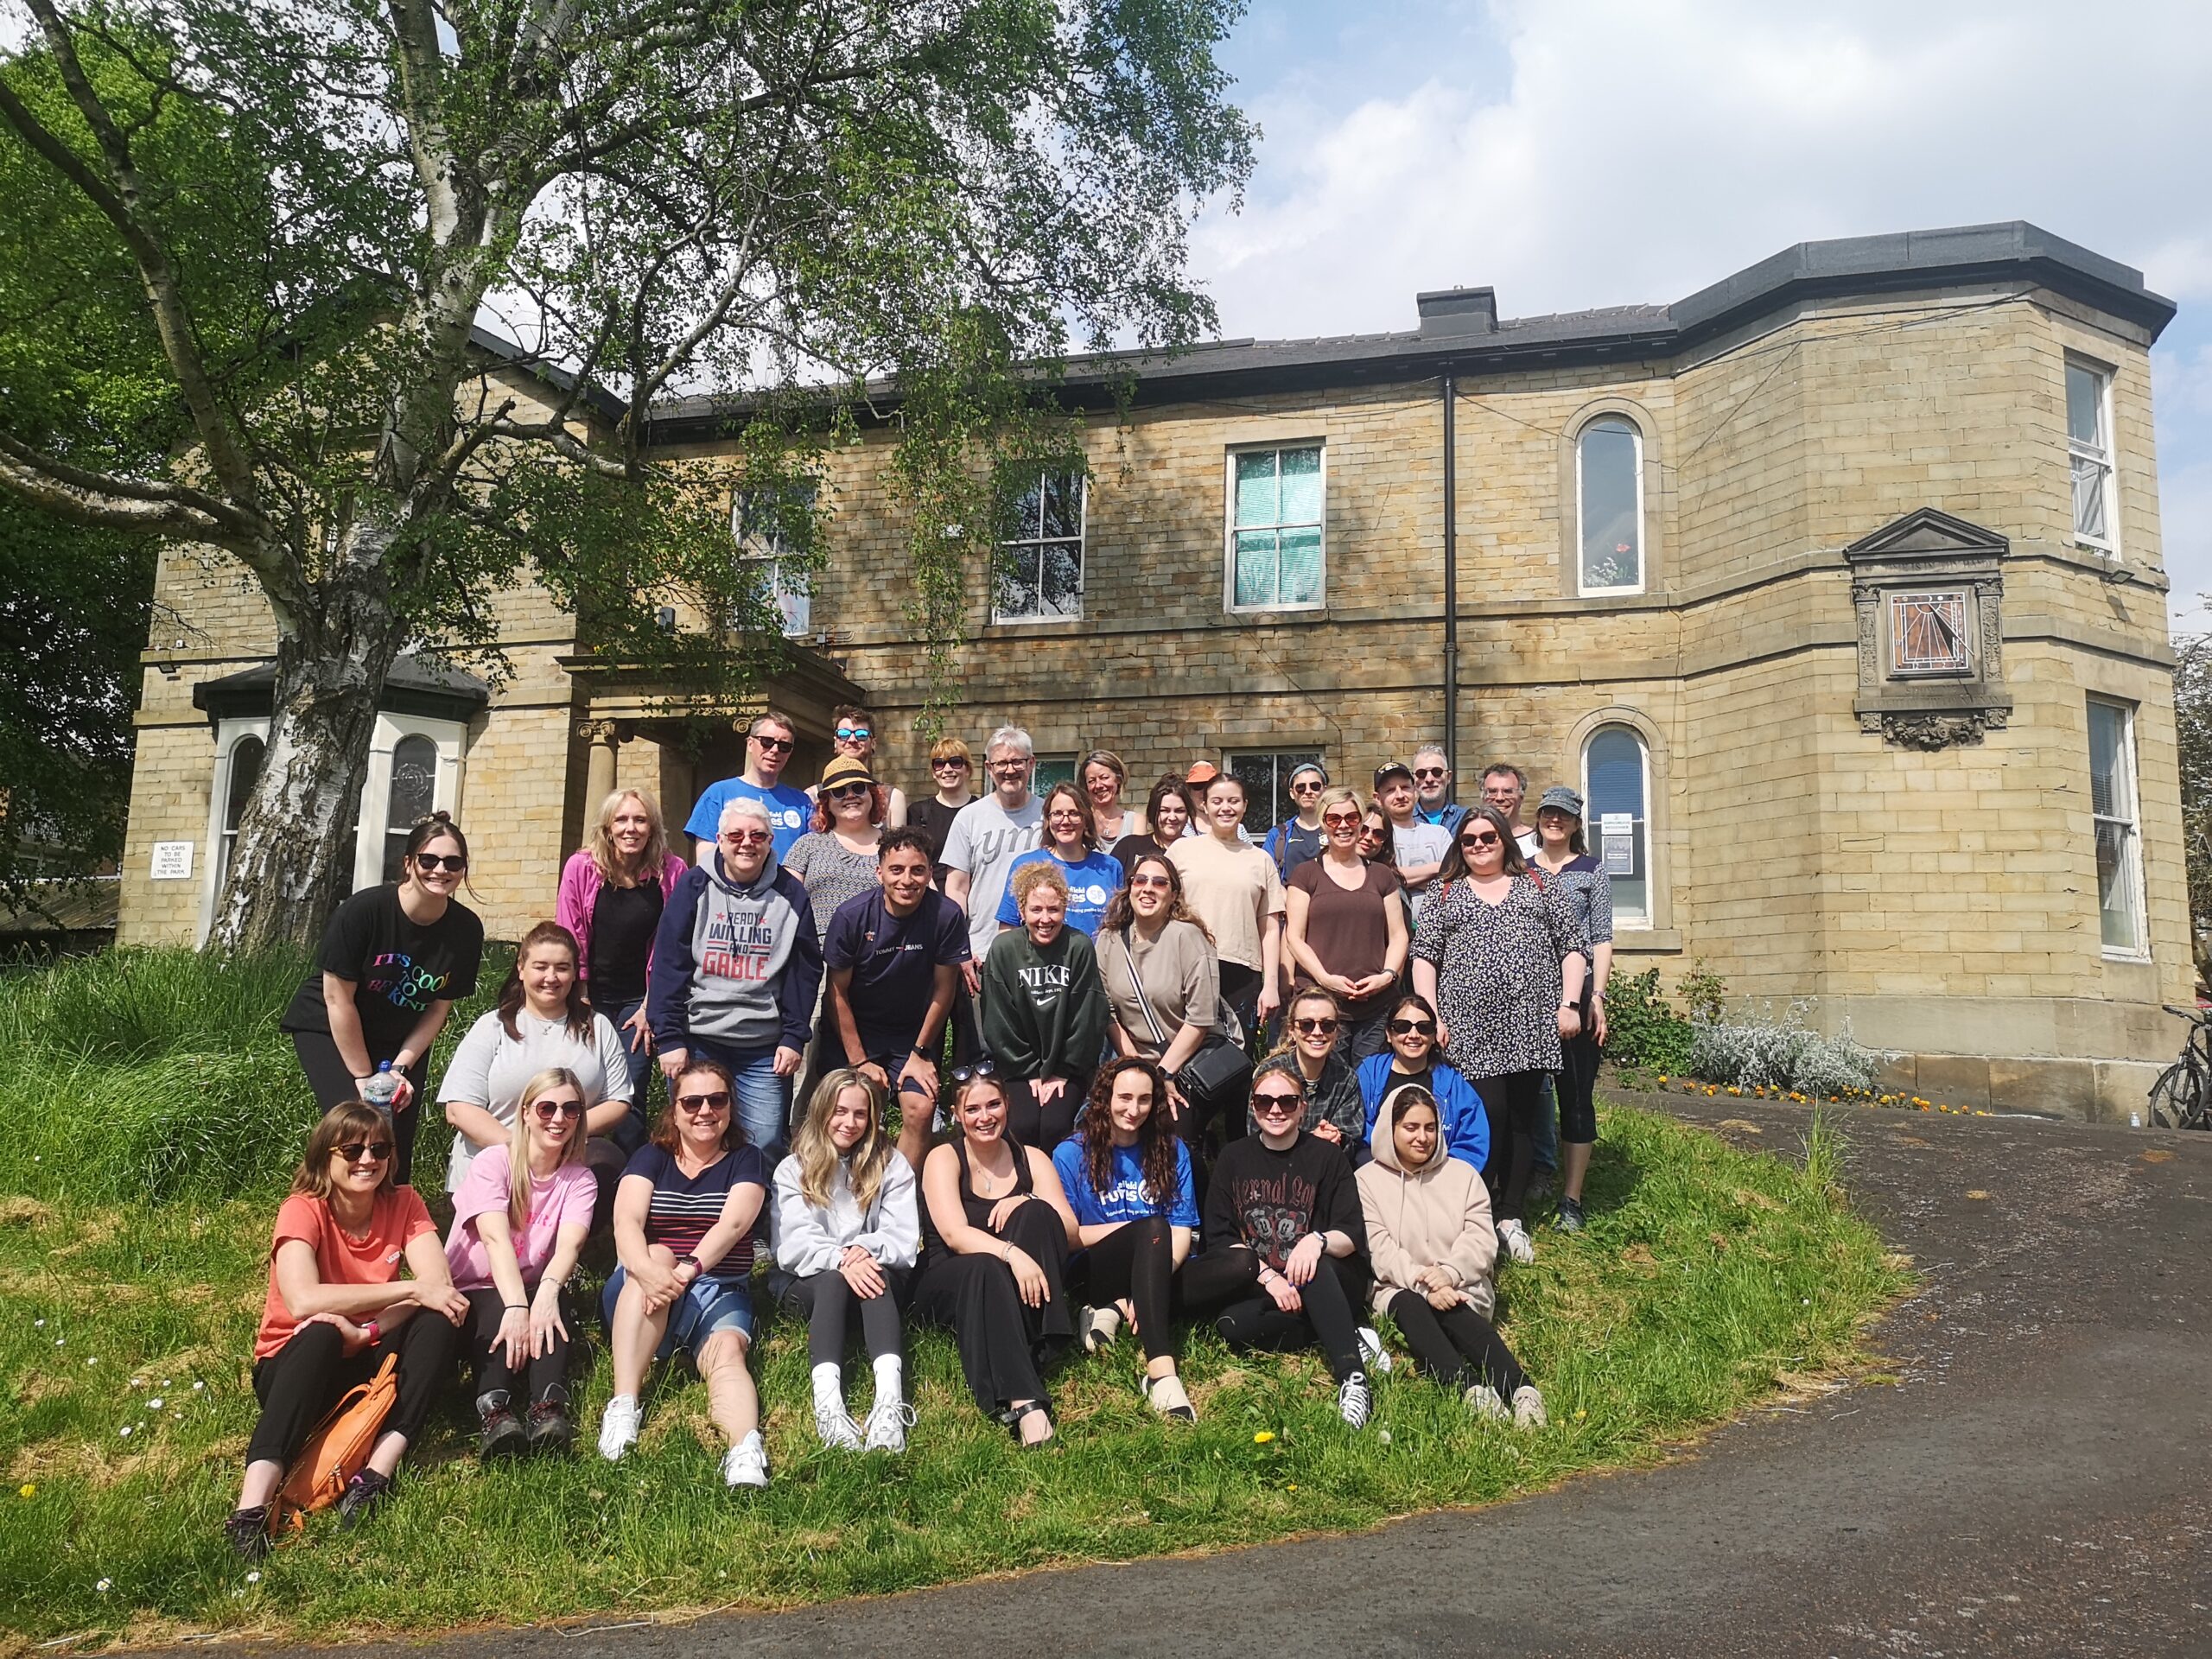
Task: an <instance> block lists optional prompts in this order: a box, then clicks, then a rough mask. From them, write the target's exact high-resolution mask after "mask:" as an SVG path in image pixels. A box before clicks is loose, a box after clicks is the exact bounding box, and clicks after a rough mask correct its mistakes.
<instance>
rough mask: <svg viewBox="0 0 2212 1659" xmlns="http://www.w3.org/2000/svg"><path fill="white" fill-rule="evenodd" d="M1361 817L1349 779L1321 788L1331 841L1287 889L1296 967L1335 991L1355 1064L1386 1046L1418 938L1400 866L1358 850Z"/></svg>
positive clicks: (1287, 923)
mask: <svg viewBox="0 0 2212 1659" xmlns="http://www.w3.org/2000/svg"><path fill="white" fill-rule="evenodd" d="M1360 817H1361V814H1360V810H1359V798H1358V797H1357V795H1355V794H1353V793H1352V792H1351V791H1350V790H1348V789H1346V788H1344V786H1343V785H1338V786H1337V787H1336V788H1334V789H1332V790H1330V791H1327V792H1326V793H1325V794H1324V795H1323V796H1322V798H1321V829H1322V832H1323V833H1324V834H1325V836H1327V837H1328V840H1327V842H1326V844H1325V845H1324V846H1323V848H1322V849H1321V855H1320V856H1319V858H1312V859H1308V860H1307V861H1306V862H1304V863H1303V864H1300V866H1299V867H1298V868H1296V869H1295V870H1294V871H1292V872H1291V876H1290V883H1289V886H1288V887H1287V890H1286V891H1285V893H1284V894H1283V906H1284V912H1283V914H1284V927H1283V942H1284V944H1286V945H1287V946H1288V948H1289V950H1290V958H1291V965H1292V971H1293V974H1294V976H1295V978H1296V979H1297V981H1298V982H1300V983H1302V984H1307V985H1318V986H1319V987H1320V988H1322V989H1324V990H1325V991H1328V992H1330V993H1331V994H1332V995H1334V996H1335V998H1336V999H1337V1005H1338V1018H1339V1019H1340V1020H1341V1021H1342V1022H1343V1026H1344V1033H1343V1037H1342V1041H1343V1043H1344V1051H1345V1058H1348V1059H1350V1060H1351V1061H1352V1062H1353V1063H1354V1064H1355V1065H1357V1063H1358V1062H1359V1061H1361V1060H1363V1059H1365V1058H1367V1057H1368V1056H1369V1055H1370V1054H1373V1053H1376V1052H1378V1051H1380V1050H1381V1048H1382V1046H1383V1008H1384V1006H1385V1004H1387V1003H1388V1001H1389V999H1390V996H1391V995H1392V994H1393V993H1394V992H1395V991H1396V989H1397V988H1398V976H1399V975H1400V974H1401V973H1402V972H1403V971H1404V969H1405V965H1406V952H1407V950H1408V948H1409V946H1410V945H1411V943H1412V933H1411V931H1410V930H1409V929H1408V926H1407V925H1406V907H1405V905H1404V903H1403V902H1402V899H1400V897H1399V893H1400V892H1401V884H1400V882H1399V880H1398V874H1397V872H1396V871H1395V869H1392V868H1390V867H1389V866H1388V865H1384V864H1370V863H1369V862H1368V861H1366V860H1365V859H1363V858H1362V857H1361V856H1360V855H1359V825H1360Z"/></svg>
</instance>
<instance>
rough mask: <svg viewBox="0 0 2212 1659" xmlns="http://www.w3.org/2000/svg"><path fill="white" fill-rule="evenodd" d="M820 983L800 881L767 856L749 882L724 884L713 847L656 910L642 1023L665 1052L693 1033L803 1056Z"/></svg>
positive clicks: (809, 909) (816, 946)
mask: <svg viewBox="0 0 2212 1659" xmlns="http://www.w3.org/2000/svg"><path fill="white" fill-rule="evenodd" d="M821 984H822V938H821V936H820V935H819V934H818V933H817V932H816V931H815V928H814V908H813V906H811V905H810V903H809V902H808V900H807V896H806V887H805V886H804V884H803V883H802V882H801V881H800V880H799V879H798V877H797V876H795V875H793V874H791V872H790V871H789V870H786V869H785V868H783V867H782V866H781V865H780V864H779V863H778V862H777V861H776V857H775V855H774V853H773V852H771V853H770V854H769V855H768V860H767V862H766V863H765V864H764V865H762V866H761V868H760V874H759V875H757V876H755V877H754V878H753V880H751V881H749V882H743V883H741V882H737V881H734V880H731V879H730V878H729V877H728V876H727V875H726V874H724V873H723V868H722V856H721V850H720V849H716V850H715V852H714V853H713V854H712V855H710V856H709V858H707V859H706V860H705V861H703V862H702V863H699V864H696V865H694V866H692V868H690V869H688V870H686V871H684V872H683V875H682V876H680V877H679V878H677V883H676V890H675V891H674V892H673V893H671V894H670V895H669V898H668V903H667V906H665V907H664V909H663V910H662V912H661V918H660V929H659V931H658V933H657V934H656V935H655V936H654V940H653V956H652V980H651V982H650V983H649V984H648V986H647V987H646V994H645V1021H646V1023H647V1024H648V1025H649V1026H650V1027H652V1033H653V1041H654V1042H655V1043H656V1044H657V1045H658V1046H660V1047H662V1048H664V1049H667V1048H686V1047H689V1046H690V1041H691V1039H693V1038H695V1037H696V1038H702V1039H705V1040H707V1041H708V1042H710V1043H713V1044H715V1046H718V1047H721V1048H727V1049H736V1050H740V1051H742V1052H758V1051H760V1050H762V1049H770V1048H795V1049H798V1050H800V1051H801V1052H804V1050H805V1048H806V1044H807V1037H808V1028H809V1027H810V1025H811V1024H812V1021H813V1019H814V994H815V992H816V991H817V989H819V988H820V987H821Z"/></svg>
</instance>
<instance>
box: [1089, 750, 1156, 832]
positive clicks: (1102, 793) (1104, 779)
mask: <svg viewBox="0 0 2212 1659" xmlns="http://www.w3.org/2000/svg"><path fill="white" fill-rule="evenodd" d="M1075 775H1076V776H1077V778H1078V779H1081V780H1082V785H1083V787H1082V790H1081V794H1082V796H1083V799H1084V804H1085V805H1086V806H1088V807H1089V809H1090V829H1091V844H1092V845H1093V846H1096V847H1099V848H1103V849H1108V850H1109V851H1110V850H1111V849H1113V848H1114V846H1115V845H1116V843H1117V842H1120V841H1121V839H1122V837H1123V836H1134V835H1136V834H1138V833H1139V832H1140V831H1141V830H1142V829H1144V814H1143V813H1141V812H1140V811H1138V810H1136V809H1135V807H1126V806H1123V805H1122V791H1123V790H1124V789H1126V788H1128V782H1129V769H1128V767H1127V766H1123V765H1122V757H1121V756H1120V755H1118V754H1116V753H1114V751H1113V750H1111V749H1093V750H1092V751H1091V752H1090V753H1089V754H1086V755H1084V757H1083V764H1082V765H1081V766H1077V768H1076V769H1075Z"/></svg>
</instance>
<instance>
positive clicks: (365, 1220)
mask: <svg viewBox="0 0 2212 1659" xmlns="http://www.w3.org/2000/svg"><path fill="white" fill-rule="evenodd" d="M392 1154H393V1144H392V1134H391V1122H390V1121H389V1120H388V1119H387V1118H386V1117H385V1115H384V1114H383V1113H382V1112H380V1111H378V1109H376V1108H375V1107H373V1106H369V1105H365V1104H364V1103H361V1102H360V1101H358V1100H349V1101H341V1102H340V1103H338V1104H337V1105H335V1106H334V1107H332V1108H331V1109H329V1110H328V1111H327V1112H325V1113H324V1114H323V1115H322V1119H321V1122H318V1123H317V1124H316V1125H315V1129H314V1132H313V1133H312V1134H310V1135H308V1146H307V1155H306V1156H305V1157H303V1158H302V1160H300V1167H299V1169H298V1171H297V1173H295V1174H294V1175H293V1177H292V1192H291V1196H290V1197H289V1198H286V1199H285V1200H284V1202H283V1204H282V1205H280V1206H278V1208H277V1228H276V1233H275V1236H274V1238H273V1240H272V1242H271V1243H270V1252H269V1288H268V1292H267V1294H265V1295H264V1297H263V1299H262V1305H261V1327H260V1329H259V1330H258V1331H257V1332H256V1333H255V1336H254V1340H253V1392H254V1395H255V1396H256V1397H257V1399H259V1401H260V1402H261V1416H260V1419H259V1420H258V1421H257V1422H256V1423H255V1424H254V1426H253V1433H252V1436H251V1439H249V1440H247V1442H246V1448H245V1484H244V1485H243V1486H242V1487H241V1488H240V1489H239V1491H238V1507H237V1508H236V1509H234V1510H232V1512H231V1516H230V1518H229V1519H228V1520H227V1521H226V1522H224V1523H223V1531H224V1535H226V1537H228V1538H229V1540H230V1541H231V1547H232V1548H233V1549H235V1550H237V1551H238V1554H241V1555H243V1556H245V1558H246V1559H247V1560H260V1559H261V1558H262V1557H263V1556H264V1555H266V1554H268V1553H269V1548H270V1535H269V1506H270V1503H271V1501H272V1500H273V1499H274V1498H275V1497H276V1496H277V1489H278V1488H279V1487H281V1486H282V1485H283V1484H284V1471H285V1469H286V1468H287V1467H288V1466H289V1465H290V1463H291V1461H292V1459H294V1458H295V1457H296V1456H297V1455H298V1454H299V1451H300V1448H301V1447H302V1446H305V1445H306V1444H307V1440H308V1435H309V1434H310V1433H313V1432H314V1429H315V1425H316V1424H317V1423H319V1422H321V1421H322V1419H323V1417H324V1415H325V1414H327V1412H328V1411H329V1409H330V1408H331V1407H332V1406H334V1405H335V1404H336V1403H337V1402H338V1400H339V1397H340V1395H343V1394H344V1393H345V1392H346V1390H347V1389H351V1388H353V1387H354V1386H355V1385H357V1384H359V1383H365V1382H367V1381H368V1380H369V1379H370V1378H371V1377H372V1376H374V1375H375V1374H376V1372H377V1370H378V1369H379V1368H380V1367H381V1366H382V1365H383V1363H384V1362H385V1359H386V1358H389V1357H396V1358H397V1382H398V1385H399V1397H398V1400H397V1402H396V1403H395V1404H394V1405H393V1407H392V1408H391V1415H390V1416H388V1417H386V1418H385V1424H384V1431H383V1433H381V1434H379V1435H378V1437H377V1442H376V1445H375V1446H373V1447H372V1448H371V1449H370V1452H369V1461H368V1465H367V1467H365V1468H364V1469H363V1470H362V1471H360V1473H359V1474H357V1475H355V1476H354V1477H353V1479H352V1480H351V1481H350V1482H348V1483H347V1484H346V1491H345V1494H344V1496H343V1497H340V1499H339V1500H338V1522H339V1525H340V1527H342V1528H345V1529H347V1530H351V1529H353V1528H354V1527H356V1526H358V1525H359V1524H360V1522H361V1520H362V1517H363V1516H365V1515H366V1514H367V1513H368V1512H369V1510H372V1508H374V1507H375V1506H376V1504H377V1503H379V1502H381V1501H382V1500H383V1498H384V1497H385V1494H386V1493H388V1492H390V1491H391V1481H392V1476H393V1474H394V1473H395V1472H396V1471H397V1470H398V1468H399V1460H400V1459H401V1458H402V1457H404V1455H405V1454H406V1452H407V1448H408V1447H409V1446H410V1445H412V1444H413V1443H414V1442H415V1440H416V1439H417V1438H418V1437H419V1436H420V1435H421V1434H422V1432H423V1421H425V1420H426V1419H427V1418H428V1417H429V1414H430V1408H431V1407H432V1406H433V1405H435V1403H436V1402H437V1397H438V1395H439V1393H440V1391H441V1390H442V1389H444V1387H445V1386H446V1382H447V1379H448V1376H451V1374H452V1370H453V1355H454V1344H455V1342H456V1340H457V1338H455V1335H454V1327H455V1326H456V1325H459V1324H460V1323H461V1321H462V1320H463V1319H467V1317H468V1299H467V1297H465V1296H463V1295H462V1294H461V1293H460V1292H459V1291H458V1290H455V1289H454V1284H453V1276H452V1274H450V1273H449V1272H448V1270H447V1267H446V1254H445V1252H444V1251H443V1250H442V1249H440V1248H439V1247H438V1233H437V1229H436V1228H435V1226H434V1225H433V1224H431V1221H430V1212H429V1211H428V1210H426V1209H424V1208H423V1200H422V1198H421V1196H420V1195H419V1194H417V1193H416V1191H415V1189H414V1188H413V1187H411V1186H403V1185H400V1184H399V1183H398V1181H397V1180H396V1179H394V1173H393V1156H392ZM402 1268H404V1269H405V1270H406V1271H407V1272H408V1273H410V1274H412V1275H413V1277H411V1278H407V1279H403V1278H401V1277H400V1272H401V1270H402Z"/></svg>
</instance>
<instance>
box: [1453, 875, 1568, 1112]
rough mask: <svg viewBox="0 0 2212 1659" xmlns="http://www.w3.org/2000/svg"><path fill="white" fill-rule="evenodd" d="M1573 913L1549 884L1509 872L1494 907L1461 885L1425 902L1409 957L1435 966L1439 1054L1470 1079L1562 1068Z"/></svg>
mask: <svg viewBox="0 0 2212 1659" xmlns="http://www.w3.org/2000/svg"><path fill="white" fill-rule="evenodd" d="M1575 908H1576V907H1575V906H1573V905H1572V904H1570V903H1569V902H1568V900H1567V895H1566V894H1565V893H1562V892H1561V891H1560V887H1559V885H1558V884H1557V883H1556V882H1552V883H1547V884H1545V885H1543V886H1539V885H1538V884H1537V883H1536V882H1535V880H1533V879H1532V878H1530V877H1529V876H1527V875H1516V876H1515V877H1514V878H1513V884H1512V886H1511V887H1508V888H1507V889H1506V893H1505V897H1504V898H1503V899H1502V900H1501V901H1499V902H1498V903H1497V904H1495V905H1491V904H1485V903H1484V901H1483V900H1482V899H1480V898H1478V896H1477V895H1476V893H1475V889H1474V883H1473V882H1472V881H1471V880H1467V879H1465V878H1462V879H1461V880H1457V881H1453V882H1452V883H1450V884H1449V885H1448V886H1443V887H1438V888H1437V889H1436V890H1435V891H1434V892H1433V893H1431V894H1430V895H1429V902H1428V905H1427V908H1426V909H1424V910H1423V911H1422V912H1421V923H1420V925H1418V926H1417V927H1415V928H1414V956H1415V957H1419V958H1420V959H1421V961H1423V962H1428V963H1434V964H1435V965H1436V1002H1437V1009H1436V1011H1437V1013H1438V1014H1439V1015H1440V1017H1441V1018H1442V1019H1443V1020H1444V1023H1445V1025H1446V1027H1447V1028H1448V1029H1449V1030H1450V1032H1451V1034H1452V1040H1451V1042H1450V1043H1449V1044H1448V1045H1447V1046H1446V1049H1445V1054H1446V1058H1449V1059H1450V1060H1451V1062H1452V1065H1455V1066H1457V1067H1459V1071H1460V1074H1461V1075H1462V1076H1463V1077H1467V1078H1469V1079H1478V1078H1482V1077H1505V1076H1508V1075H1509V1074H1510V1073H1512V1072H1516V1071H1558V1070H1559V1068H1560V1046H1559V1004H1560V986H1561V985H1562V983H1563V980H1562V978H1561V976H1560V963H1561V962H1562V961H1563V960H1564V959H1565V958H1566V957H1567V953H1568V952H1569V951H1574V952H1577V953H1582V952H1586V951H1587V950H1588V949H1589V940H1588V938H1587V937H1586V933H1585V931H1584V928H1583V925H1582V923H1581V920H1580V918H1579V917H1578V916H1577V915H1576V913H1575Z"/></svg>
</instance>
